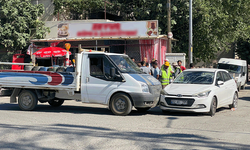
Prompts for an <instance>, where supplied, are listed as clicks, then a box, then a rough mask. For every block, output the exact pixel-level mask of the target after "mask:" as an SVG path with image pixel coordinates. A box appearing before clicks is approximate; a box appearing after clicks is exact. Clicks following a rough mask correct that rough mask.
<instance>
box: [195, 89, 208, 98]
mask: <svg viewBox="0 0 250 150" xmlns="http://www.w3.org/2000/svg"><path fill="white" fill-rule="evenodd" d="M210 92H211V90H209V91H204V92H201V93H198V94H195V95H193V97H198V98H202V97H208V95H209V93H210Z"/></svg>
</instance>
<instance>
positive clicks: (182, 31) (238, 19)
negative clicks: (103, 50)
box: [54, 0, 250, 61]
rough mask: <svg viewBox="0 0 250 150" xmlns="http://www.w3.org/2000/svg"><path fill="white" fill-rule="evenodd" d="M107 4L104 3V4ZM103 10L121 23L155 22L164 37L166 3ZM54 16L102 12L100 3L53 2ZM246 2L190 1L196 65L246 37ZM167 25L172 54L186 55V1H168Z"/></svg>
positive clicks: (117, 3) (120, 2) (121, 1)
mask: <svg viewBox="0 0 250 150" xmlns="http://www.w3.org/2000/svg"><path fill="white" fill-rule="evenodd" d="M107 1H108V0H107ZM110 2H112V5H107V10H109V11H113V12H116V13H117V14H118V13H119V14H120V15H122V16H123V17H124V19H125V20H128V21H135V20H158V22H159V32H160V33H161V34H167V32H168V31H167V20H168V17H167V16H168V15H167V0H110ZM54 5H55V12H54V13H55V14H57V13H58V12H59V13H60V15H61V14H62V15H63V16H64V19H84V18H87V15H88V13H90V12H95V11H97V10H100V9H104V1H103V0H54ZM249 14H250V1H249V0H209V1H206V0H195V1H193V50H194V51H193V55H194V60H196V61H200V60H203V61H209V60H210V59H212V58H214V56H215V54H216V53H217V52H218V51H221V50H229V49H230V48H231V47H230V45H231V44H230V43H232V42H235V41H237V40H238V39H239V38H240V39H243V40H245V39H248V38H249V36H250V19H249ZM171 24H172V32H173V34H174V38H175V39H177V40H178V42H177V44H176V45H175V46H174V47H173V52H185V53H186V54H188V46H189V40H188V34H189V0H171Z"/></svg>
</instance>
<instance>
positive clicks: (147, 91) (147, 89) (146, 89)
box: [139, 82, 149, 93]
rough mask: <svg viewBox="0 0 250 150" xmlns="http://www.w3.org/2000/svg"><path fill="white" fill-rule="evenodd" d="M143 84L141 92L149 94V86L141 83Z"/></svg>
mask: <svg viewBox="0 0 250 150" xmlns="http://www.w3.org/2000/svg"><path fill="white" fill-rule="evenodd" d="M139 83H140V84H141V90H142V92H144V93H149V88H148V85H147V84H146V83H144V82H139Z"/></svg>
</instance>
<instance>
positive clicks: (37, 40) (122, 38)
mask: <svg viewBox="0 0 250 150" xmlns="http://www.w3.org/2000/svg"><path fill="white" fill-rule="evenodd" d="M146 39H166V40H167V39H168V37H167V35H159V36H157V37H152V36H138V37H81V38H51V39H32V40H31V42H63V41H90V40H146ZM171 40H172V41H177V40H176V39H174V38H172V39H171Z"/></svg>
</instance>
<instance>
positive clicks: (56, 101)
mask: <svg viewBox="0 0 250 150" xmlns="http://www.w3.org/2000/svg"><path fill="white" fill-rule="evenodd" d="M48 103H49V104H50V106H52V107H59V106H61V105H62V104H63V103H64V100H62V99H53V100H50V101H48Z"/></svg>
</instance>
